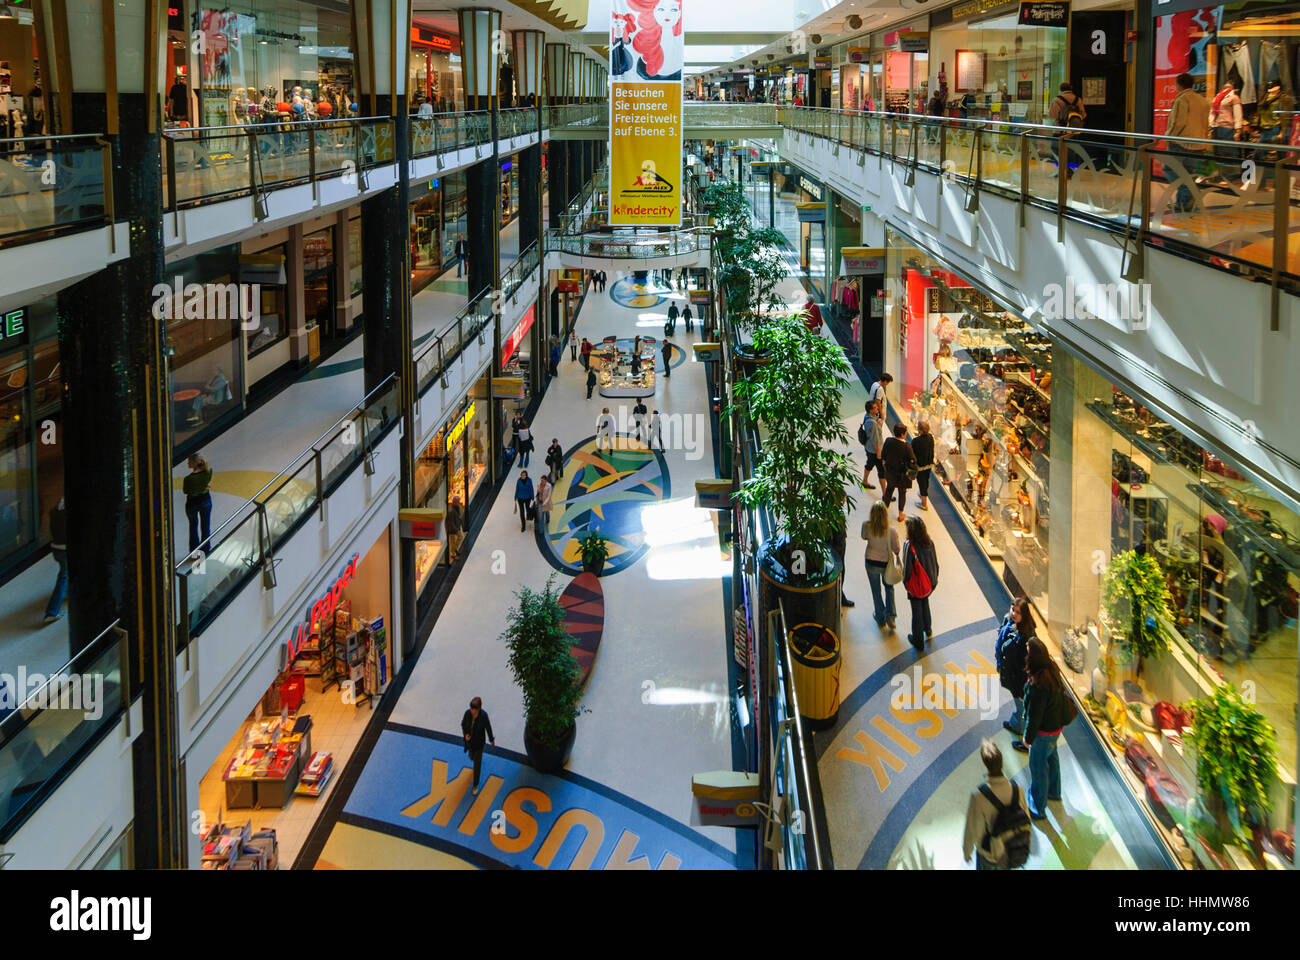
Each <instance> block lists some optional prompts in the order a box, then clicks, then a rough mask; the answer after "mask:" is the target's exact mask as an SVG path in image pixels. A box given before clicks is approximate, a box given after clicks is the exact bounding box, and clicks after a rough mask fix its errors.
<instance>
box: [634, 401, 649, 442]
mask: <svg viewBox="0 0 1300 960" xmlns="http://www.w3.org/2000/svg"><path fill="white" fill-rule="evenodd" d="M647 412H648V411H647V410H646V405H645V400H643V399H641V398H637V401H636V406H635V407H633V408H632V423H633V425H634V427H635V428H636V438H637V440H638V441H639V440H640V439H641V434H642V432H643V431H644V430H645V416H646V413H647ZM647 439H648V435H647Z"/></svg>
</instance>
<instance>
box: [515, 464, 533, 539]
mask: <svg viewBox="0 0 1300 960" xmlns="http://www.w3.org/2000/svg"><path fill="white" fill-rule="evenodd" d="M535 496H536V493H535V492H534V491H533V481H531V480H529V479H528V471H527V470H525V471H524V472H523V473H521V474H519V479H518V480H516V481H515V506H516V507H518V508H519V532H520V533H523V532H524V531H525V530H527V529H528V511H529V509H530V508H532V509H534V510H535V509H536V508H534V507H533V498H534V497H535Z"/></svg>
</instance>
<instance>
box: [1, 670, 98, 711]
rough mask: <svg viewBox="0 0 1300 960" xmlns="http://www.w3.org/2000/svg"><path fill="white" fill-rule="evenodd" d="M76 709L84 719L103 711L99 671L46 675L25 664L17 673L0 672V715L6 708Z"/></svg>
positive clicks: (8, 709) (7, 709)
mask: <svg viewBox="0 0 1300 960" xmlns="http://www.w3.org/2000/svg"><path fill="white" fill-rule="evenodd" d="M19 708H22V709H24V710H76V711H79V712H80V713H82V714H83V716H84V717H85V719H87V720H98V719H99V718H100V717H102V716H103V715H104V675H103V674H102V673H88V674H82V673H60V674H55V675H54V676H46V675H45V674H43V673H28V672H27V668H26V667H25V666H20V667H19V668H18V675H17V676H14V675H13V674H10V673H0V715H3V714H7V713H8V712H9V711H10V710H17V709H19Z"/></svg>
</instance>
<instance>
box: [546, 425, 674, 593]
mask: <svg viewBox="0 0 1300 960" xmlns="http://www.w3.org/2000/svg"><path fill="white" fill-rule="evenodd" d="M671 494H672V485H671V482H670V479H669V475H668V466H667V464H666V463H665V462H664V458H663V455H662V454H660V453H659V452H658V451H657V450H650V449H648V448H647V447H645V446H644V445H642V444H639V443H637V442H636V441H635V440H633V439H632V438H630V437H627V436H623V435H619V436H617V437H616V438H615V441H614V449H613V450H600V449H597V447H596V438H595V437H594V436H592V437H588V438H587V439H586V440H584V441H582V442H581V443H579V444H578V445H577V446H576V447H575V448H573V449H572V450H570V451H569V452H568V453H567V454H565V464H564V471H563V473H562V474H561V475H560V481H559V483H558V484H556V487H555V493H554V494H553V495H552V501H551V502H552V505H553V506H552V509H551V512H550V515H549V516H548V518H547V523H546V524H545V526H540V525H539V527H538V529H537V539H538V545H539V546H540V547H541V548H542V553H543V555H544V556H545V557H546V559H547V561H548V562H549V563H550V564H551V565H552V566H554V567H555V568H556V569H557V570H560V571H562V572H564V573H567V574H569V575H570V576H577V575H578V574H579V573H580V572H581V571H582V550H581V547H580V545H579V543H578V540H579V538H580V537H583V536H585V535H586V534H587V533H588V532H590V531H595V530H598V531H600V532H601V533H602V534H604V536H605V537H606V538H607V539H608V540H609V557H608V559H607V560H606V561H605V569H604V571H603V573H602V574H601V576H602V577H608V576H611V575H612V574H615V573H618V572H619V571H621V570H626V569H627V568H628V567H629V566H631V565H632V564H634V563H636V561H637V560H639V559H640V558H641V556H642V555H643V554H644V553H645V550H646V545H645V530H644V529H643V527H642V525H641V511H642V509H643V508H645V507H647V506H651V505H653V504H656V503H660V502H662V501H664V500H666V499H668V497H669V496H671Z"/></svg>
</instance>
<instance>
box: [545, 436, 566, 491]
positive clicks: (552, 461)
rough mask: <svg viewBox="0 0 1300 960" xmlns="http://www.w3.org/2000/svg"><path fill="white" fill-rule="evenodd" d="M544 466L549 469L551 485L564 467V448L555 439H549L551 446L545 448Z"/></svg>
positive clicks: (558, 477) (557, 478)
mask: <svg viewBox="0 0 1300 960" xmlns="http://www.w3.org/2000/svg"><path fill="white" fill-rule="evenodd" d="M546 465H547V466H548V467H550V468H551V483H555V482H556V481H557V480H559V479H560V470H561V469H563V467H564V448H563V447H562V446H560V441H559V439H558V438H556V437H551V445H550V446H549V447H547V448H546Z"/></svg>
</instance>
